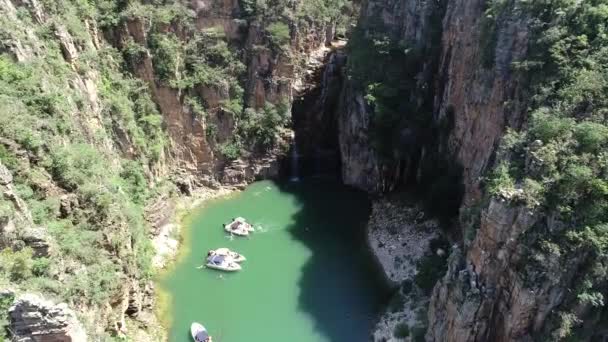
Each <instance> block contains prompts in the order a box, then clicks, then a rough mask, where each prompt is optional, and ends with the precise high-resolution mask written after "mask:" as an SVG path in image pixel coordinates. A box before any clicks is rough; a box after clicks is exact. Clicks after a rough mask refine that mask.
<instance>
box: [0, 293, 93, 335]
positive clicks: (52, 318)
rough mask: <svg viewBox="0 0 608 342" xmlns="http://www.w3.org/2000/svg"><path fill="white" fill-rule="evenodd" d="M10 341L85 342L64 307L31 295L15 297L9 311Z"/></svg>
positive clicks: (73, 315)
mask: <svg viewBox="0 0 608 342" xmlns="http://www.w3.org/2000/svg"><path fill="white" fill-rule="evenodd" d="M8 328H9V332H10V334H11V336H10V338H11V339H10V340H11V341H15V342H86V341H87V336H86V333H85V331H84V329H83V327H82V325H81V324H80V322H79V321H78V319H77V318H76V314H75V313H74V311H72V310H71V309H70V308H68V306H67V304H54V303H52V302H50V301H47V300H44V299H42V298H40V297H38V296H37V295H34V294H24V295H22V296H20V297H18V298H17V299H16V300H15V301H14V303H13V306H11V308H10V309H9V326H8Z"/></svg>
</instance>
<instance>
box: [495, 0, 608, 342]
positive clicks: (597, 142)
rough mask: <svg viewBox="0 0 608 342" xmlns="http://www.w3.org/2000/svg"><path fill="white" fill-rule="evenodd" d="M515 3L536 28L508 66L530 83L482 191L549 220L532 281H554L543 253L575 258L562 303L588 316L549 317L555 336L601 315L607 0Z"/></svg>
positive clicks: (607, 205) (606, 218)
mask: <svg viewBox="0 0 608 342" xmlns="http://www.w3.org/2000/svg"><path fill="white" fill-rule="evenodd" d="M499 2H501V1H494V3H499ZM519 6H521V8H520V9H521V10H524V11H525V13H526V15H529V16H530V18H531V24H532V32H533V34H532V40H531V42H530V51H529V56H528V58H527V59H526V60H524V61H518V62H516V63H515V64H514V68H515V70H516V71H518V72H521V74H522V76H523V75H525V76H526V77H528V79H529V82H530V89H531V92H532V94H533V96H532V97H531V100H530V119H529V123H528V126H527V128H526V129H524V130H522V131H519V132H517V131H510V132H509V133H508V134H507V136H506V137H505V138H504V140H503V144H502V148H501V152H500V153H499V155H500V156H499V165H498V166H497V168H496V169H495V171H494V174H493V176H492V177H491V178H490V180H489V184H488V185H489V186H488V189H489V191H490V192H491V193H492V194H502V195H508V196H512V197H514V198H516V199H518V200H520V201H522V202H523V203H525V204H526V205H528V206H529V207H531V208H535V210H539V211H542V212H544V214H545V215H546V216H547V217H552V218H553V222H547V223H546V224H543V225H541V226H540V227H537V230H536V232H534V233H531V234H536V236H537V239H536V243H535V245H534V246H532V247H531V249H530V251H529V254H530V255H529V259H530V263H529V264H528V265H527V266H526V267H525V268H526V272H527V277H528V279H529V280H530V281H532V282H539V281H541V280H542V279H547V278H551V277H552V275H551V274H545V272H543V271H542V269H543V264H544V263H545V262H547V260H549V259H556V260H560V262H564V263H567V262H578V263H580V271H581V273H580V274H579V275H578V276H577V278H578V279H579V280H578V281H577V284H576V288H573V289H572V290H573V292H572V293H573V295H572V296H570V298H566V302H568V301H570V302H571V303H570V304H569V305H570V306H574V305H582V306H583V307H586V308H588V310H585V311H582V312H587V315H586V317H582V316H581V317H576V315H575V314H574V313H570V312H559V313H555V315H554V316H555V317H554V320H555V321H556V324H557V325H559V326H560V328H559V329H556V330H555V331H554V338H563V337H565V336H567V335H569V334H570V333H571V330H572V329H573V328H574V327H575V326H577V325H578V323H580V321H579V320H580V319H584V318H590V319H594V320H597V319H600V316H601V313H602V312H606V309H605V300H606V298H605V296H606V295H607V294H608V292H607V289H608V283H607V282H606V279H607V278H606V274H607V270H608V258H607V255H608V228H607V227H608V100H607V98H606V94H608V1H606V0H592V1H568V0H551V1H549V0H547V1H535V2H526V3H524V2H522V3H521V4H520V5H519ZM494 7H497V4H494ZM580 312H581V311H579V313H580ZM581 333H582V331H581Z"/></svg>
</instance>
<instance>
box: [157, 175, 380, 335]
mask: <svg viewBox="0 0 608 342" xmlns="http://www.w3.org/2000/svg"><path fill="white" fill-rule="evenodd" d="M369 211H370V205H369V202H368V200H367V198H366V195H365V194H362V193H360V192H357V191H354V190H351V189H348V188H345V187H342V186H339V185H335V184H327V183H315V182H300V183H285V184H281V183H274V182H270V181H264V182H259V183H255V184H253V185H251V186H250V187H248V188H247V189H246V191H244V192H242V193H238V194H236V195H233V196H230V197H228V198H225V199H220V200H214V201H211V202H210V203H208V204H206V205H205V207H204V208H202V209H200V210H199V211H197V212H195V213H194V214H193V216H192V217H191V218H190V220H188V223H189V227H188V228H187V231H186V233H185V236H186V240H185V242H184V246H183V247H182V248H184V252H183V253H184V254H183V255H182V256H181V257H180V258H179V261H178V262H177V263H176V265H175V266H174V268H173V269H172V270H171V271H170V272H169V273H168V274H167V275H165V277H164V279H162V280H161V288H162V289H163V290H164V292H166V293H167V294H168V295H169V311H168V313H167V315H166V316H167V319H168V322H167V324H168V325H169V329H170V335H169V340H170V341H176V342H181V341H184V342H186V341H191V338H190V335H189V328H190V324H191V323H192V322H200V323H202V324H203V325H205V326H206V327H207V329H208V330H209V332H210V333H211V335H212V336H213V337H214V341H216V342H245V341H254V342H258V341H270V342H274V341H276V342H279V341H280V342H286V341H291V342H300V341H301V342H315V341H319V342H323V341H348V342H356V341H369V332H370V330H371V327H372V325H373V323H374V321H375V319H376V315H377V313H378V310H379V309H381V306H382V304H383V303H384V301H385V299H386V294H387V289H386V288H385V286H384V284H383V281H382V279H381V278H380V277H379V275H378V273H377V270H376V268H375V266H374V264H373V262H372V261H371V259H370V255H369V252H368V250H367V248H366V247H365V243H364V240H363V227H364V225H365V223H366V220H367V217H368V215H369ZM237 216H243V217H244V218H246V219H247V220H248V221H249V222H251V223H253V224H254V226H255V227H256V228H258V227H261V228H260V229H258V230H259V231H258V232H256V233H254V234H253V235H251V236H250V237H249V238H237V237H234V238H233V239H231V238H229V236H227V234H225V233H224V231H223V228H222V224H223V223H226V222H228V221H229V220H230V219H231V218H233V217H237ZM219 247H228V248H230V249H233V250H235V251H238V252H240V253H242V254H244V255H245V256H246V257H247V259H248V260H247V261H246V262H245V263H243V270H242V271H240V272H238V273H221V272H218V271H214V270H210V269H196V267H197V266H199V265H201V264H202V262H203V256H204V255H205V254H206V252H207V251H208V250H209V249H213V248H219Z"/></svg>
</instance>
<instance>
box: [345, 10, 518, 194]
mask: <svg viewBox="0 0 608 342" xmlns="http://www.w3.org/2000/svg"><path fill="white" fill-rule="evenodd" d="M486 5H487V4H486V1H483V0H482V1H449V2H447V1H406V0H404V1H393V0H388V1H367V2H366V3H364V5H363V7H362V10H361V13H362V14H361V19H360V22H359V27H360V29H361V30H362V31H363V34H364V35H371V34H370V32H371V31H373V30H374V29H375V30H381V31H382V32H383V33H384V34H385V35H386V36H387V37H389V38H390V39H391V40H393V41H396V42H399V43H400V44H407V47H408V48H409V49H414V48H415V49H416V50H418V51H419V55H418V56H416V58H415V59H413V60H410V61H407V60H405V61H402V63H412V64H415V69H416V70H417V72H416V73H414V74H413V77H412V78H413V86H411V87H410V89H408V91H406V92H404V93H401V94H399V96H400V97H401V99H402V101H403V102H405V101H408V102H412V103H413V108H412V107H410V108H404V109H401V113H402V114H403V115H405V116H412V117H413V116H414V115H416V114H418V113H422V115H423V116H424V117H425V119H424V121H425V123H424V124H423V125H420V126H418V127H416V126H415V125H411V124H410V125H409V126H407V125H406V126H405V127H401V129H400V132H399V133H398V136H399V138H400V140H398V141H397V142H396V143H394V146H393V150H395V152H394V155H395V156H397V157H392V158H382V157H380V156H378V152H377V151H376V150H375V149H374V147H373V145H374V144H373V142H370V141H369V139H370V138H369V136H370V131H371V130H373V127H371V126H370V125H372V123H371V121H370V120H371V117H372V116H373V113H374V109H373V108H370V106H369V105H368V101H366V100H365V98H364V97H365V95H367V92H366V90H365V89H356V86H355V85H353V84H350V85H349V86H347V87H346V89H345V92H344V94H343V96H344V106H345V110H344V111H343V116H342V120H341V123H342V125H343V127H344V130H343V131H344V133H343V134H342V137H341V138H342V139H341V140H342V142H343V144H342V145H343V150H344V151H343V155H344V178H345V180H346V182H347V183H350V184H353V185H359V186H361V187H362V188H365V189H368V190H374V191H378V190H383V189H384V190H390V189H393V188H394V187H395V186H396V185H397V184H398V183H400V182H403V181H404V180H406V179H407V177H408V176H409V175H411V174H414V175H415V176H416V177H418V178H419V179H418V181H424V180H422V179H420V178H422V177H424V176H425V174H426V173H428V171H429V170H432V169H433V168H437V159H438V158H444V159H449V160H450V164H458V165H460V166H462V171H461V173H462V183H463V186H464V201H465V203H470V202H472V201H474V200H476V199H479V197H480V190H479V186H480V180H481V177H482V176H483V174H484V173H485V172H486V171H487V169H488V166H489V164H490V162H491V159H492V153H493V152H494V149H495V147H496V145H497V143H498V141H499V139H500V138H501V136H502V134H503V132H504V130H505V127H506V126H507V124H512V125H515V126H517V125H520V124H521V116H522V107H521V105H519V98H520V97H521V95H520V94H519V93H518V89H519V88H518V87H517V85H518V83H517V78H516V76H515V75H514V74H513V72H512V71H511V66H510V65H511V62H513V61H516V60H518V59H521V58H522V57H523V56H525V55H526V51H527V29H526V21H525V18H521V17H517V16H511V17H504V18H495V20H496V22H495V23H494V24H493V25H495V26H493V27H491V28H487V27H486V25H487V23H486V22H485V21H484V20H483V18H484V12H485V10H486ZM486 31H488V32H486ZM486 36H489V37H486ZM484 40H487V42H484ZM484 60H490V61H489V62H484ZM365 113H368V114H369V115H366V114H365ZM412 113H415V114H412ZM372 121H373V120H372ZM412 130H418V131H419V132H411V131H412ZM358 145H360V146H361V147H360V148H357V147H355V146H358ZM408 148H409V150H408ZM399 150H401V151H402V150H406V151H407V152H406V153H399ZM387 159H388V160H387ZM418 160H420V161H419V162H417V161H418ZM404 164H405V165H404ZM351 165H352V166H351ZM410 165H411V166H414V168H416V169H419V170H420V171H419V172H418V174H416V172H411V169H409V168H408V167H407V166H410ZM458 165H452V166H451V168H452V169H453V170H452V171H454V169H457V168H458ZM408 171H409V175H408ZM423 171H427V172H423ZM443 171H445V172H446V173H447V172H450V171H449V170H447V169H446V170H443ZM363 175H371V177H369V178H371V179H372V180H373V181H372V180H369V178H368V177H364V176H363Z"/></svg>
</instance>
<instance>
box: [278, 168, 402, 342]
mask: <svg viewBox="0 0 608 342" xmlns="http://www.w3.org/2000/svg"><path fill="white" fill-rule="evenodd" d="M277 185H278V186H279V188H280V189H281V191H283V192H286V193H290V194H293V195H295V196H296V198H297V199H298V201H299V202H300V205H301V210H299V211H298V213H297V214H295V215H294V217H293V220H294V223H293V224H292V225H291V226H290V227H289V228H288V229H289V231H290V233H291V235H292V236H293V238H294V239H296V240H298V241H300V242H302V243H303V244H305V245H306V246H307V247H308V248H309V249H310V250H311V251H312V256H311V259H310V260H309V261H308V262H307V263H306V264H305V265H304V266H303V268H302V275H301V278H300V279H299V282H298V286H299V290H300V294H299V298H298V304H299V309H300V310H302V311H303V312H305V313H308V314H310V315H311V316H312V317H313V319H314V322H315V325H316V329H317V330H318V332H319V333H321V334H322V335H323V336H325V337H326V338H328V339H329V340H330V341H336V342H338V341H340V342H342V341H349V342H357V341H369V340H370V335H369V334H370V332H371V329H372V327H373V325H374V323H375V322H376V320H377V316H378V313H379V310H380V309H381V308H382V307H383V306H384V304H385V303H386V301H387V300H388V297H389V296H390V288H389V287H388V285H387V284H386V282H385V279H383V276H382V274H381V272H380V270H379V267H378V265H377V263H376V261H375V260H374V259H373V257H372V255H371V253H370V251H369V249H368V247H367V243H366V239H365V225H366V223H367V219H368V217H369V214H370V211H371V207H370V201H369V199H368V198H367V195H366V194H365V193H362V192H360V191H356V190H354V189H351V188H348V187H345V186H342V185H340V184H338V183H337V182H335V181H328V180H319V179H316V180H305V181H300V182H296V183H293V182H280V183H277Z"/></svg>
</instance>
